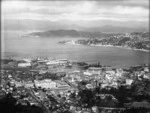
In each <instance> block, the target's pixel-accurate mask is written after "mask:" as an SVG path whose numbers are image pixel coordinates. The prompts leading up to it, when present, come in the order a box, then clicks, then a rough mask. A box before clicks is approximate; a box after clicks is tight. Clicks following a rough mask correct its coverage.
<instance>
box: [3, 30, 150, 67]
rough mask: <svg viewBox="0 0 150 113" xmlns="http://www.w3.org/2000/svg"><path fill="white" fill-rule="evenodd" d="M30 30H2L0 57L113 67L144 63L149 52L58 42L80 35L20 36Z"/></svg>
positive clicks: (147, 61) (147, 58) (146, 62)
mask: <svg viewBox="0 0 150 113" xmlns="http://www.w3.org/2000/svg"><path fill="white" fill-rule="evenodd" d="M29 32H32V31H3V32H2V40H1V43H2V50H1V51H2V58H8V57H12V58H16V59H22V58H29V57H39V56H40V57H47V58H56V59H68V60H70V61H83V62H87V63H97V62H100V63H101V64H102V65H107V66H114V67H130V66H134V65H141V64H148V63H149V52H144V51H134V50H130V49H124V48H116V47H92V46H82V45H80V46H76V45H69V44H59V43H58V42H59V41H65V40H78V39H81V37H76V38H70V37H64V38H63V37H57V38H56V37H49V38H42V37H38V38H37V37H30V38H27V37H24V38H23V37H20V35H23V34H27V33H29Z"/></svg>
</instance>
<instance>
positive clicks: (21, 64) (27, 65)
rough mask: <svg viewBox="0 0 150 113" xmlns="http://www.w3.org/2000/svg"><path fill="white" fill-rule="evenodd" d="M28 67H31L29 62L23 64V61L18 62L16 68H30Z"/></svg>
mask: <svg viewBox="0 0 150 113" xmlns="http://www.w3.org/2000/svg"><path fill="white" fill-rule="evenodd" d="M30 66H31V63H30V62H25V61H19V62H18V67H30Z"/></svg>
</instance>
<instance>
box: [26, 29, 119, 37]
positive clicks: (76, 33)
mask: <svg viewBox="0 0 150 113" xmlns="http://www.w3.org/2000/svg"><path fill="white" fill-rule="evenodd" d="M116 34H119V33H102V32H90V31H78V30H50V31H45V32H33V33H30V34H27V36H34V37H67V36H68V37H87V38H90V37H91V38H93V37H109V36H113V35H116Z"/></svg>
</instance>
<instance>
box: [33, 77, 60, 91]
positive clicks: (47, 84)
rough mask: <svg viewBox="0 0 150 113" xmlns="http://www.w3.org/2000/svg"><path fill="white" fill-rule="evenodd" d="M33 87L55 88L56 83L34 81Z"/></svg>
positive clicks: (46, 80)
mask: <svg viewBox="0 0 150 113" xmlns="http://www.w3.org/2000/svg"><path fill="white" fill-rule="evenodd" d="M34 83H35V85H36V86H37V87H41V88H46V89H48V88H50V89H51V88H56V85H57V84H56V82H54V81H52V80H51V79H44V80H41V81H37V80H35V81H34Z"/></svg>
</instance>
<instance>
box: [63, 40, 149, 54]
mask: <svg viewBox="0 0 150 113" xmlns="http://www.w3.org/2000/svg"><path fill="white" fill-rule="evenodd" d="M66 44H71V45H76V46H78V45H83V44H77V43H76V42H74V41H70V42H66ZM88 46H94V47H116V48H122V49H129V50H134V51H142V52H150V50H145V49H136V48H130V47H123V46H113V45H101V44H98V45H94V44H88Z"/></svg>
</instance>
